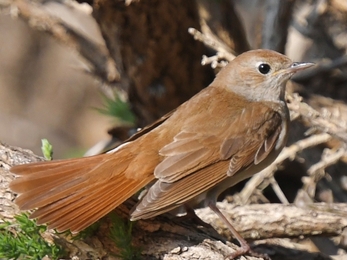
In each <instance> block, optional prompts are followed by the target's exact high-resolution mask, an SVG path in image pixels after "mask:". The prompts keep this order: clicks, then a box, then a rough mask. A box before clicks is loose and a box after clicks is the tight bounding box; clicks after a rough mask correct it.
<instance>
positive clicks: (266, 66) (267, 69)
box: [258, 63, 271, 75]
mask: <svg viewBox="0 0 347 260" xmlns="http://www.w3.org/2000/svg"><path fill="white" fill-rule="evenodd" d="M258 70H259V72H260V73H261V74H264V75H265V74H268V73H269V72H270V70H271V67H270V65H269V64H267V63H261V64H260V65H259V66H258Z"/></svg>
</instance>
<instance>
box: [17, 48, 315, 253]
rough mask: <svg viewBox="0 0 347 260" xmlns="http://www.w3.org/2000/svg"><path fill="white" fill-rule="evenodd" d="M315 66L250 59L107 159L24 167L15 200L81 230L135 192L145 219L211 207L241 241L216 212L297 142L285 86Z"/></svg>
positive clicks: (61, 226)
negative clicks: (227, 194) (226, 196)
mask: <svg viewBox="0 0 347 260" xmlns="http://www.w3.org/2000/svg"><path fill="white" fill-rule="evenodd" d="M312 65H313V64H312V63H299V62H294V63H293V62H292V61H291V60H290V59H289V58H288V57H286V56H284V55H282V54H280V53H277V52H274V51H270V50H254V51H249V52H246V53H243V54H241V55H239V56H238V57H236V58H235V59H234V60H233V61H231V62H230V63H229V64H228V65H227V66H226V67H225V68H223V69H222V70H221V71H220V72H219V74H218V75H217V77H216V79H215V80H214V81H213V82H212V83H211V84H210V86H209V87H207V88H205V89H204V90H202V91H201V92H200V93H198V94H196V95H195V96H194V97H192V98H191V99H190V100H188V101H187V102H185V103H184V104H182V105H181V106H179V107H178V108H177V109H176V110H174V111H172V112H171V113H169V114H167V115H166V116H164V117H162V118H161V119H159V120H158V121H157V122H155V123H153V124H152V125H150V126H148V127H146V128H144V129H143V130H141V131H140V132H138V133H136V134H135V135H134V136H132V137H131V138H130V139H129V140H127V141H126V142H125V143H124V144H122V145H120V146H119V147H117V148H116V149H114V150H112V151H110V152H108V153H106V154H102V155H97V156H92V157H84V158H78V159H69V160H57V161H49V162H40V163H33V164H29V165H19V166H14V167H12V168H11V172H13V173H15V174H17V175H20V177H19V178H17V179H15V180H14V181H13V182H12V183H11V185H10V187H11V189H12V190H13V191H14V192H16V193H19V196H18V197H17V199H16V203H17V205H18V206H19V208H20V209H22V210H30V209H36V210H35V212H34V213H33V214H32V215H31V217H32V218H37V220H38V223H40V224H41V223H48V224H49V228H56V229H57V230H59V231H64V230H67V229H70V230H71V231H72V232H78V231H80V230H82V229H84V228H86V227H88V226H89V225H91V224H92V223H94V222H95V221H97V220H98V219H100V218H101V217H103V216H104V215H106V214H107V213H108V212H110V211H111V210H112V209H114V208H116V207H117V206H118V205H120V204H121V203H122V202H124V201H125V200H126V199H128V198H129V197H130V196H132V195H133V194H134V193H136V192H137V191H139V190H140V189H142V188H143V187H147V193H146V194H145V195H144V196H143V197H142V198H141V199H140V201H139V203H138V204H137V205H136V206H135V208H134V209H133V210H132V212H131V220H137V219H146V218H151V217H154V216H157V215H159V214H162V213H164V212H167V211H170V210H173V209H175V208H177V207H179V206H182V205H186V206H189V207H191V206H194V205H195V204H197V203H199V202H201V201H205V205H206V206H209V207H210V208H211V209H212V210H213V211H214V212H215V213H216V214H218V216H219V217H220V218H221V219H222V220H223V221H224V222H225V224H226V225H227V226H228V227H229V229H230V230H231V232H232V233H233V234H234V236H235V237H236V238H237V239H238V240H239V242H240V244H241V249H240V250H239V251H238V252H236V253H235V254H233V256H236V255H239V254H242V253H244V252H246V251H248V250H249V246H248V244H247V242H246V241H245V240H244V239H243V238H242V237H241V236H240V235H239V234H238V233H237V232H236V230H235V229H234V228H233V227H232V226H231V224H230V223H229V221H228V220H227V219H226V218H225V217H224V215H223V214H222V213H221V212H220V211H219V209H218V208H217V207H216V200H217V197H218V195H219V194H220V193H221V192H222V191H224V190H225V189H227V188H228V187H231V186H233V185H235V184H236V183H238V182H240V181H241V180H244V179H245V178H248V177H250V176H251V175H253V174H255V173H257V172H259V171H260V170H262V169H264V168H265V167H267V166H268V165H269V164H271V163H272V162H273V161H274V160H275V158H276V157H277V155H278V154H279V153H280V151H281V150H282V148H283V147H284V145H285V143H286V140H287V136H288V124H289V113H288V109H287V106H286V103H285V101H284V94H285V85H286V82H287V81H288V80H289V78H290V77H291V76H292V75H293V74H294V73H296V72H298V71H301V70H303V69H306V68H308V67H311V66H312Z"/></svg>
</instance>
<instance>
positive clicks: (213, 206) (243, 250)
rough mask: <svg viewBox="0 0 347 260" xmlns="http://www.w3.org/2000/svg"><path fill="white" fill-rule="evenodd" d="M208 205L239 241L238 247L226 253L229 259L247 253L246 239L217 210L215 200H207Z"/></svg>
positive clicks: (248, 249)
mask: <svg viewBox="0 0 347 260" xmlns="http://www.w3.org/2000/svg"><path fill="white" fill-rule="evenodd" d="M208 206H209V207H210V209H212V210H213V212H214V213H216V214H217V216H218V217H219V218H220V219H221V220H222V221H223V222H224V224H225V225H226V226H227V227H228V228H229V230H230V232H231V233H232V234H233V236H234V238H236V239H237V241H239V243H240V248H238V249H237V250H236V251H235V252H234V253H232V254H230V255H228V258H229V259H234V258H235V257H238V256H240V255H244V254H246V253H248V252H249V251H250V249H251V247H250V245H249V244H248V243H247V241H246V240H245V239H244V238H243V237H242V236H241V235H240V234H239V233H238V232H237V231H236V229H235V228H234V227H233V226H232V225H231V223H230V222H229V220H228V219H227V218H226V217H225V216H224V215H223V213H222V212H221V211H220V210H219V208H218V207H217V205H216V203H215V202H212V201H210V202H208Z"/></svg>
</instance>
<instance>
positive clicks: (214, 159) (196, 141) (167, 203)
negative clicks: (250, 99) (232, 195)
mask: <svg viewBox="0 0 347 260" xmlns="http://www.w3.org/2000/svg"><path fill="white" fill-rule="evenodd" d="M255 113H256V114H258V115H260V116H259V117H255V116H254V115H255ZM231 119H232V120H230V122H228V124H229V125H227V126H226V127H225V131H222V132H221V131H220V129H213V128H211V129H206V128H205V129H204V130H201V128H200V127H199V126H196V127H191V128H190V129H189V131H187V130H183V131H182V132H180V133H179V134H178V135H176V137H175V138H174V141H173V142H171V143H170V144H168V145H166V146H164V147H163V148H162V149H161V150H160V154H161V155H162V156H165V159H164V160H163V161H162V162H161V163H160V164H159V165H158V166H157V167H156V168H155V176H156V178H158V181H157V182H156V183H155V184H154V185H153V186H152V187H151V188H150V189H149V190H148V192H147V194H146V195H145V197H144V198H143V199H142V201H141V202H140V203H139V204H138V205H137V207H136V209H135V210H134V211H133V212H132V219H140V218H149V217H153V216H156V215H158V214H160V213H163V212H166V211H168V210H170V209H173V208H175V207H178V206H179V205H182V204H184V203H186V202H187V201H189V200H190V199H192V198H194V197H195V196H197V195H199V194H201V193H203V192H205V191H207V190H209V189H210V188H212V187H213V186H215V185H216V184H218V183H219V182H221V181H222V180H223V179H225V178H227V177H228V176H227V173H228V175H229V176H230V175H234V174H236V173H237V172H239V171H240V170H242V169H245V168H248V167H250V166H251V165H252V164H258V163H260V162H261V161H262V160H264V159H265V158H266V157H267V155H268V154H269V153H270V151H271V150H272V148H273V147H274V145H275V144H276V141H277V140H278V137H279V134H280V132H281V122H282V121H281V116H280V115H279V114H278V113H277V112H276V111H275V110H273V109H272V108H270V107H268V106H264V105H262V104H260V103H252V104H250V105H248V106H247V107H245V108H244V109H241V110H240V111H239V112H238V113H237V114H236V115H232V117H231ZM194 130H196V131H194ZM192 186H194V188H192Z"/></svg>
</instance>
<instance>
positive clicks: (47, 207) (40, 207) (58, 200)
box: [10, 148, 155, 232]
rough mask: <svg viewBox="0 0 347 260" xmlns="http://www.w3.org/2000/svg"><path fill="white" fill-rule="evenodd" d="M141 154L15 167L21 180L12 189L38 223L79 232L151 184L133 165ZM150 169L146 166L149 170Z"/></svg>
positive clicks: (149, 174) (149, 176)
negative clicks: (30, 210)
mask: <svg viewBox="0 0 347 260" xmlns="http://www.w3.org/2000/svg"><path fill="white" fill-rule="evenodd" d="M137 154H139V153H138V151H136V154H135V153H131V150H128V149H127V148H125V149H123V150H120V151H117V152H116V153H115V154H103V155H98V156H93V157H87V158H80V159H71V160H61V161H52V162H41V163H35V164H29V165H20V166H15V167H13V168H12V169H11V171H12V172H13V173H15V174H17V175H20V177H19V178H17V179H15V180H14V181H13V182H12V183H11V184H10V188H11V189H12V190H13V191H15V192H17V193H20V195H19V196H18V197H17V199H16V203H17V205H18V206H19V208H20V209H22V210H23V209H24V210H28V209H35V208H36V211H34V212H33V213H32V215H31V217H32V218H37V219H38V223H48V224H49V227H50V228H57V229H58V230H59V231H64V230H67V229H70V230H71V231H72V232H78V231H80V230H82V229H84V228H86V227H87V226H89V225H90V224H92V223H94V222H95V221H97V220H98V219H100V218H101V217H103V216H104V215H106V214H107V213H108V212H110V211H111V210H112V209H114V208H116V207H117V206H118V205H119V204H121V203H122V202H124V201H125V200H126V199H127V198H129V197H130V196H131V195H133V194H134V193H135V192H137V191H138V190H140V189H141V188H142V187H143V186H145V185H147V184H148V183H149V182H151V181H152V180H153V179H154V175H153V169H154V165H155V163H154V164H153V169H151V167H148V168H146V170H144V171H146V172H145V173H144V174H136V173H134V172H133V171H136V170H137V169H138V166H136V165H135V164H134V165H133V166H132V164H131V162H132V161H133V160H134V158H136V155H137ZM147 165H148V164H147Z"/></svg>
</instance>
